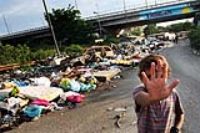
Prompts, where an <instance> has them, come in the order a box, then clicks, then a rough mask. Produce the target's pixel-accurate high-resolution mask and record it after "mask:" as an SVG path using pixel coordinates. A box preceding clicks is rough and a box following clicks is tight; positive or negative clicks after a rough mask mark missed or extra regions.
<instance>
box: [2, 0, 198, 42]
mask: <svg viewBox="0 0 200 133" xmlns="http://www.w3.org/2000/svg"><path fill="white" fill-rule="evenodd" d="M199 11H200V2H197V1H196V0H195V1H174V2H169V3H162V4H159V5H153V6H143V7H138V8H134V9H129V10H125V11H119V12H111V13H107V14H101V15H97V16H93V17H88V18H85V19H86V20H87V21H89V22H92V23H94V25H96V26H98V24H100V25H101V26H102V27H103V28H104V29H106V30H117V29H121V28H124V27H130V26H136V25H144V24H149V23H156V22H164V21H171V20H177V19H183V18H188V17H194V16H195V13H197V12H199ZM41 38H51V34H50V30H49V28H48V27H39V28H35V29H31V30H26V31H22V32H16V33H13V34H10V35H5V36H1V37H0V41H1V42H2V43H3V44H5V43H11V44H13V43H14V44H16V43H21V42H27V41H30V40H34V39H41Z"/></svg>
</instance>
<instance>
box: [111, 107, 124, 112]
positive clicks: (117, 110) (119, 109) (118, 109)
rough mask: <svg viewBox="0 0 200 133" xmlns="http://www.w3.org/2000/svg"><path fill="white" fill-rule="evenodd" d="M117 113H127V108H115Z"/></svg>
mask: <svg viewBox="0 0 200 133" xmlns="http://www.w3.org/2000/svg"><path fill="white" fill-rule="evenodd" d="M114 111H115V112H126V108H115V109H114Z"/></svg>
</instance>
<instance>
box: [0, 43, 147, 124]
mask: <svg viewBox="0 0 200 133" xmlns="http://www.w3.org/2000/svg"><path fill="white" fill-rule="evenodd" d="M141 47H142V46H141ZM141 47H140V48H139V49H137V47H135V46H134V45H132V44H120V45H115V44H112V45H111V47H109V46H92V47H90V48H88V49H86V52H85V53H84V54H83V56H80V57H76V58H73V59H71V58H70V57H56V58H49V59H47V60H46V61H45V62H37V63H36V64H35V65H34V66H33V67H32V68H31V69H30V70H28V71H22V70H20V69H17V70H14V71H11V72H10V73H4V74H1V75H0V113H1V116H0V117H1V118H0V126H2V125H6V124H7V125H9V126H17V125H19V124H20V123H21V122H23V121H31V120H34V119H38V118H39V117H40V116H41V115H42V114H44V113H47V112H51V111H56V110H62V109H65V108H69V109H71V108H75V107H76V105H77V104H80V103H82V102H83V101H84V100H85V99H86V94H88V93H90V92H92V91H95V90H97V89H98V85H99V83H105V82H110V81H111V80H112V79H113V78H114V77H116V76H118V75H120V73H121V72H122V71H123V68H126V67H135V66H137V64H138V63H139V62H140V60H141V59H142V58H143V57H145V56H146V55H148V54H149V53H150V52H149V51H148V52H146V51H143V49H142V48H141ZM148 50H150V49H148ZM118 77H119V76H118Z"/></svg>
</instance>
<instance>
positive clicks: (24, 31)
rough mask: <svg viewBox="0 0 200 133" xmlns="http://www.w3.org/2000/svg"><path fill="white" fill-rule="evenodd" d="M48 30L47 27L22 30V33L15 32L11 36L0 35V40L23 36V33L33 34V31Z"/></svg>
mask: <svg viewBox="0 0 200 133" xmlns="http://www.w3.org/2000/svg"><path fill="white" fill-rule="evenodd" d="M48 28H49V27H48V26H42V27H37V28H32V29H28V30H23V31H17V32H14V33H11V34H7V35H2V36H0V39H1V38H5V37H10V36H16V35H20V34H25V33H29V32H35V31H40V30H41V31H42V30H45V29H48Z"/></svg>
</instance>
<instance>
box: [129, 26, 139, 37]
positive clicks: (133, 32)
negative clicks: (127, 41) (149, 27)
mask: <svg viewBox="0 0 200 133" xmlns="http://www.w3.org/2000/svg"><path fill="white" fill-rule="evenodd" d="M141 34H142V32H141V29H140V28H139V27H136V28H134V30H133V31H131V35H135V36H140V35H141Z"/></svg>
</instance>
